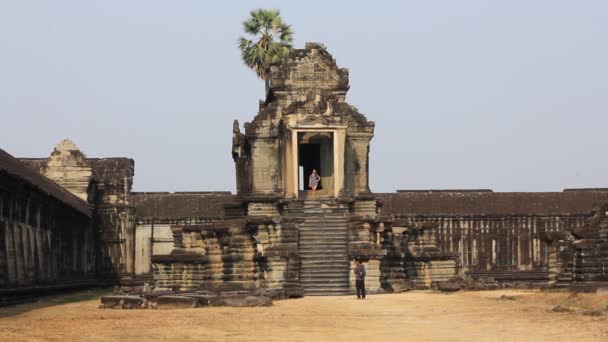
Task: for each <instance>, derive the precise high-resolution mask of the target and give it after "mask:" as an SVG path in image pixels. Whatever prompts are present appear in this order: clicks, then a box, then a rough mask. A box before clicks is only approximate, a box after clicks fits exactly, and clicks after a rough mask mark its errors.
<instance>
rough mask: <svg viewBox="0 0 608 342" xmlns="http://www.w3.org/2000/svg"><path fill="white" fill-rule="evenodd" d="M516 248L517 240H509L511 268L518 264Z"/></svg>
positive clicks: (517, 245)
mask: <svg viewBox="0 0 608 342" xmlns="http://www.w3.org/2000/svg"><path fill="white" fill-rule="evenodd" d="M518 247H519V243H518V240H517V239H511V266H517V265H518V264H519V262H518V257H519V255H518Z"/></svg>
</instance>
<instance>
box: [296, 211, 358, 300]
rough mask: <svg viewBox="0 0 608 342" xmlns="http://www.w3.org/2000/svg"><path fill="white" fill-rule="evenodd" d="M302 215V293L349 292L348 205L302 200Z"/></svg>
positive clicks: (343, 293)
mask: <svg viewBox="0 0 608 342" xmlns="http://www.w3.org/2000/svg"><path fill="white" fill-rule="evenodd" d="M301 215H302V217H303V218H304V223H301V224H300V226H299V243H298V250H299V254H300V285H301V286H302V288H303V289H304V295H306V296H331V295H345V294H348V291H349V271H350V261H349V260H348V209H347V208H342V207H338V206H336V205H331V204H324V203H323V202H321V201H309V200H305V201H303V205H302V214H301Z"/></svg>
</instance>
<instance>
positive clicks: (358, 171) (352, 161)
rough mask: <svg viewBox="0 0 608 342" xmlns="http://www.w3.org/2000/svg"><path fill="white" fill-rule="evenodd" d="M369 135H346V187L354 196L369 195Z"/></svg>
mask: <svg viewBox="0 0 608 342" xmlns="http://www.w3.org/2000/svg"><path fill="white" fill-rule="evenodd" d="M372 137H373V135H372V134H370V133H356V134H348V135H347V137H346V140H347V151H346V160H347V162H346V173H347V177H348V178H347V181H346V183H347V187H348V190H349V192H351V193H352V194H354V195H359V194H362V193H369V192H370V189H369V142H370V140H371V138H372Z"/></svg>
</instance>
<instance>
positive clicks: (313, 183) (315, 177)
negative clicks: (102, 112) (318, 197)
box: [308, 169, 321, 198]
mask: <svg viewBox="0 0 608 342" xmlns="http://www.w3.org/2000/svg"><path fill="white" fill-rule="evenodd" d="M320 181H321V176H319V174H317V169H312V173H311V174H310V177H308V186H309V187H310V188H311V189H312V198H315V193H316V192H317V186H319V182H320Z"/></svg>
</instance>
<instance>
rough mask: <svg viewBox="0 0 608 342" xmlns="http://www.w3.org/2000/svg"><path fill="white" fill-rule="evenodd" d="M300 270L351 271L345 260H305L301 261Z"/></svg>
mask: <svg viewBox="0 0 608 342" xmlns="http://www.w3.org/2000/svg"><path fill="white" fill-rule="evenodd" d="M300 268H301V269H303V270H331V271H332V272H334V271H341V272H345V273H346V272H348V270H349V269H350V266H349V265H346V261H345V260H338V259H336V260H320V259H317V260H314V259H305V260H301V262H300Z"/></svg>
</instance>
